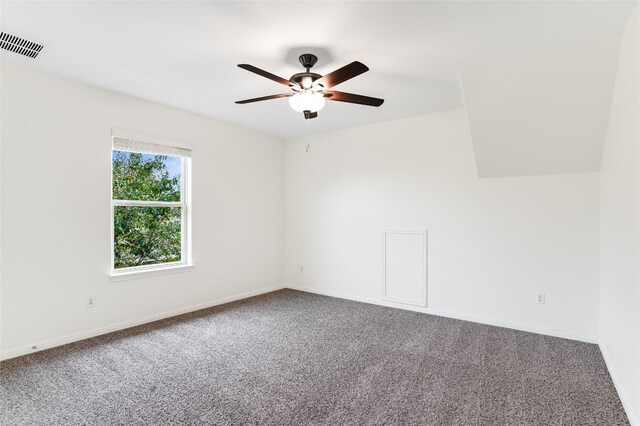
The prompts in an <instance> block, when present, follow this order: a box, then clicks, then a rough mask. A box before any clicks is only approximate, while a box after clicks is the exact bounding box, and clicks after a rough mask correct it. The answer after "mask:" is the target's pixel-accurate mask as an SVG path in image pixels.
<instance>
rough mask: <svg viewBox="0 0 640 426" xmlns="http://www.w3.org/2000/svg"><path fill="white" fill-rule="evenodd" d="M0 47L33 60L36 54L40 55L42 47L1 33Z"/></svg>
mask: <svg viewBox="0 0 640 426" xmlns="http://www.w3.org/2000/svg"><path fill="white" fill-rule="evenodd" d="M0 47H1V48H3V49H6V50H8V51H10V52H14V53H17V54H19V55H24V56H28V57H29V58H35V57H36V56H38V53H40V51H41V50H42V47H43V46H42V45H41V44H38V43H34V42H32V41H29V40H25V39H23V38H20V37H17V36H14V35H11V34H7V33H5V32H1V33H0Z"/></svg>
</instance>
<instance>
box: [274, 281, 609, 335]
mask: <svg viewBox="0 0 640 426" xmlns="http://www.w3.org/2000/svg"><path fill="white" fill-rule="evenodd" d="M285 287H286V288H290V289H292V290H299V291H306V292H308V293H315V294H321V295H324V296H330V297H337V298H340V299H348V300H354V301H356V302H364V303H371V304H373V305H380V306H387V307H391V308H398V309H405V310H408V311H413V312H422V313H425V314H430V315H437V316H441V317H447V318H453V319H459V320H464V321H470V322H475V323H479V324H487V325H495V326H498V327H505V328H512V329H514V330H520V331H528V332H530V333H537V334H544V335H546V336H553V337H561V338H563V339H570V340H577V341H580V342H586V343H596V344H597V343H598V336H592V335H588V334H581V333H573V332H570V331H564V330H555V329H552V328H545V327H540V326H537V325H533V324H527V323H520V322H515V321H505V320H500V319H494V318H487V317H482V316H478V315H471V314H464V313H460V312H451V311H446V310H443V309H433V308H423V307H420V306H412V305H406V304H402V303H394V302H390V301H387V300H383V299H375V298H369V297H361V296H354V295H352V294H347V293H339V292H333V291H327V290H322V289H317V288H312V287H304V286H297V285H293V284H285Z"/></svg>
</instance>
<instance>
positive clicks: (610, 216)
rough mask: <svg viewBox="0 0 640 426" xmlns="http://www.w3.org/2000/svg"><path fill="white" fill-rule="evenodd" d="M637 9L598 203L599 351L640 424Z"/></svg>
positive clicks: (626, 42) (623, 53)
mask: <svg viewBox="0 0 640 426" xmlns="http://www.w3.org/2000/svg"><path fill="white" fill-rule="evenodd" d="M639 20H640V17H639V12H638V6H636V10H635V12H634V14H633V15H632V17H631V19H630V21H629V24H628V26H627V29H626V31H625V34H624V38H623V40H622V46H621V48H620V58H619V63H618V75H617V78H616V84H615V90H614V96H613V101H612V105H611V117H610V121H609V131H608V134H607V140H606V143H605V149H604V155H603V161H602V172H601V174H602V184H601V203H600V216H601V226H600V241H601V243H600V244H601V248H600V286H601V291H600V347H601V348H602V352H603V354H604V355H605V358H606V359H607V363H608V366H609V371H610V372H611V375H612V377H613V379H614V381H615V384H616V387H617V389H618V393H619V394H620V398H621V399H622V401H623V403H624V404H625V408H626V410H627V414H628V416H629V418H630V419H632V421H635V422H634V424H640V350H639V340H640V315H639V312H640V148H639V147H640V85H639V84H638V79H639V78H640V66H639V57H640V43H639V41H638V38H639V37H640V33H639V31H638V27H639V26H640V25H639Z"/></svg>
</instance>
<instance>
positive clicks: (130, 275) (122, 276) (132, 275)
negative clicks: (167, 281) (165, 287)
mask: <svg viewBox="0 0 640 426" xmlns="http://www.w3.org/2000/svg"><path fill="white" fill-rule="evenodd" d="M193 268H195V265H193V264H192V265H178V266H167V267H166V268H157V269H146V270H140V271H126V272H111V281H124V280H134V279H137V278H147V277H155V276H159V275H167V274H175V273H178V272H189V271H191V270H193Z"/></svg>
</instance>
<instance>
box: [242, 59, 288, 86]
mask: <svg viewBox="0 0 640 426" xmlns="http://www.w3.org/2000/svg"><path fill="white" fill-rule="evenodd" d="M238 67H240V68H242V69H243V70H247V71H250V72H252V73H255V74H258V75H261V76H262V77H266V78H268V79H269V80H273V81H275V82H276V83H280V84H282V85H283V86H287V87H291V86H295V85H296V84H295V83H292V82H290V81H289V80H286V79H284V78H282V77H278V76H277V75H275V74H271V73H270V72H267V71H265V70H261V69H260V68H257V67H254V66H253V65H249V64H238Z"/></svg>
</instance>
